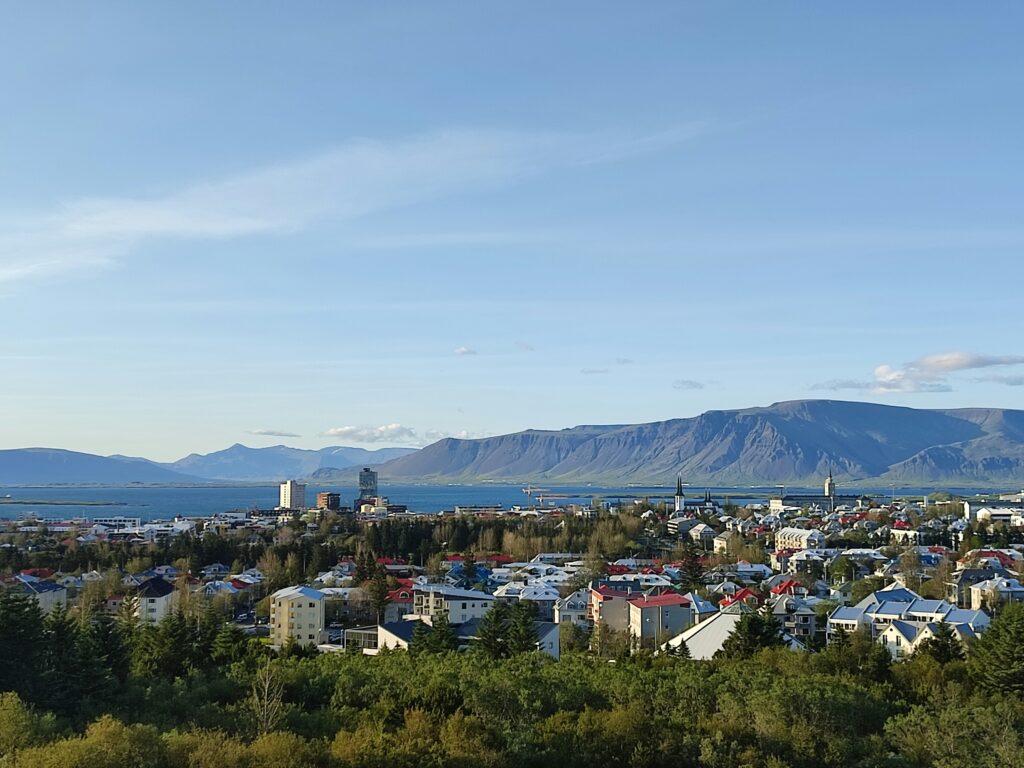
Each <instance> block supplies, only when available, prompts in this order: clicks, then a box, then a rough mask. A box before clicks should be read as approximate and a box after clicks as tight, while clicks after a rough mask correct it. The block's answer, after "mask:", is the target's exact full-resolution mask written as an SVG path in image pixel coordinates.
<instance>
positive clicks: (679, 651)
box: [668, 638, 693, 659]
mask: <svg viewBox="0 0 1024 768" xmlns="http://www.w3.org/2000/svg"><path fill="white" fill-rule="evenodd" d="M668 655H669V656H671V657H673V658H675V659H690V658H693V657H692V656H691V655H690V648H689V646H687V645H686V641H685V640H683V639H682V638H679V645H670V646H669V649H668Z"/></svg>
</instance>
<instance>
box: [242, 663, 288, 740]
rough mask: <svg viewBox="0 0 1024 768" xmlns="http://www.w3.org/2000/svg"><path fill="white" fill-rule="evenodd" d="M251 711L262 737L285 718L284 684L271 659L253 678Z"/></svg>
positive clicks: (250, 690) (250, 692) (250, 691)
mask: <svg viewBox="0 0 1024 768" xmlns="http://www.w3.org/2000/svg"><path fill="white" fill-rule="evenodd" d="M249 710H250V711H251V712H252V717H253V724H254V726H255V728H256V732H257V733H258V734H260V735H261V736H262V735H263V734H265V733H270V732H271V731H273V730H274V729H276V728H277V726H278V724H279V723H280V722H281V720H282V719H283V718H284V683H282V682H281V678H280V676H279V675H278V674H277V670H275V669H274V667H273V665H272V664H271V661H270V659H269V658H268V659H267V660H266V662H265V663H264V664H263V665H262V666H261V667H260V668H259V669H258V670H256V674H255V676H254V677H253V681H252V686H251V688H250V689H249Z"/></svg>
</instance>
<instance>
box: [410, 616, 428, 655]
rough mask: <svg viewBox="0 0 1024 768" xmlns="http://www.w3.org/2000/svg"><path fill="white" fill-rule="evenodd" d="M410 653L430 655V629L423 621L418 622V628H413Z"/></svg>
mask: <svg viewBox="0 0 1024 768" xmlns="http://www.w3.org/2000/svg"><path fill="white" fill-rule="evenodd" d="M409 653H412V654H419V653H430V628H429V627H428V626H427V625H426V624H424V623H423V622H422V621H417V622H416V626H415V627H413V628H412V639H411V640H410V641H409Z"/></svg>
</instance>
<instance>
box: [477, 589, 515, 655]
mask: <svg viewBox="0 0 1024 768" xmlns="http://www.w3.org/2000/svg"><path fill="white" fill-rule="evenodd" d="M507 620H508V607H507V606H506V605H505V603H503V602H501V601H500V600H495V601H494V604H493V605H491V607H490V609H489V610H488V611H487V613H485V614H484V616H483V618H482V619H480V623H479V624H478V625H477V631H476V641H475V642H474V644H473V648H474V649H475V650H476V651H479V652H480V653H483V654H484V655H485V656H487V657H489V658H491V659H501V658H504V657H505V656H507V655H508V654H509V649H508V643H507V642H506V637H505V626H506V623H507Z"/></svg>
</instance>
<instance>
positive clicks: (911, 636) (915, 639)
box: [878, 621, 977, 661]
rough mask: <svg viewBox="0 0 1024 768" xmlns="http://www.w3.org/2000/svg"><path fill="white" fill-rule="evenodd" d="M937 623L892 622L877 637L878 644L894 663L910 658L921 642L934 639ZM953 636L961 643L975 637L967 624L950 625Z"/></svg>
mask: <svg viewBox="0 0 1024 768" xmlns="http://www.w3.org/2000/svg"><path fill="white" fill-rule="evenodd" d="M938 626H939V622H935V621H932V622H923V621H894V622H892V624H890V625H889V626H887V627H886V628H885V629H884V630H883V631H882V633H881V634H880V635H879V636H878V642H879V643H881V644H882V646H883V647H884V648H885V649H886V650H887V651H888V652H889V655H890V656H892V658H893V660H894V661H900V660H902V659H906V658H907V657H909V656H912V655H913V654H914V653H915V652H916V651H917V649H918V648H919V647H920V646H921V644H922V643H923V642H925V641H926V640H928V639H929V638H932V637H935V634H936V632H937V630H938ZM950 626H951V628H952V630H953V635H954V636H955V637H956V638H957V640H959V641H960V642H961V643H966V641H967V640H970V639H973V638H975V637H977V635H976V634H975V632H974V630H973V629H971V627H970V626H969V625H967V624H952V625H950Z"/></svg>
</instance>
